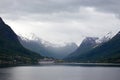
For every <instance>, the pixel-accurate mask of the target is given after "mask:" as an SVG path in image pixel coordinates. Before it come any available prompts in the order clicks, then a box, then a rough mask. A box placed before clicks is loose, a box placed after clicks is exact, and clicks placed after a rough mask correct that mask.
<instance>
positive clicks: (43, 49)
mask: <svg viewBox="0 0 120 80" xmlns="http://www.w3.org/2000/svg"><path fill="white" fill-rule="evenodd" d="M34 38H35V39H32V40H30V39H27V38H24V37H19V41H20V42H21V44H22V45H23V46H24V47H25V48H27V49H30V50H32V51H34V52H37V53H39V54H41V55H43V56H47V57H53V58H56V59H62V58H64V57H66V56H68V55H69V54H70V53H71V52H73V51H75V50H76V49H77V45H76V44H75V43H69V44H66V45H65V46H58V45H56V44H52V43H50V42H48V41H44V40H42V39H39V38H38V37H35V36H34Z"/></svg>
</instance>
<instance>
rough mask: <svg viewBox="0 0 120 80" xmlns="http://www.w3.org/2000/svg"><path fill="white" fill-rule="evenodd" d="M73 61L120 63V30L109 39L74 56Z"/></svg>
mask: <svg viewBox="0 0 120 80" xmlns="http://www.w3.org/2000/svg"><path fill="white" fill-rule="evenodd" d="M71 61H77V62H109V63H120V32H119V33H118V34H116V35H115V36H114V37H113V38H112V39H110V40H109V41H107V42H105V43H103V44H101V45H99V46H97V47H95V48H93V49H91V50H90V51H89V52H86V53H84V54H81V55H79V56H77V57H74V59H71Z"/></svg>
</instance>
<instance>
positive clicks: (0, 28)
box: [0, 18, 42, 64]
mask: <svg viewBox="0 0 120 80" xmlns="http://www.w3.org/2000/svg"><path fill="white" fill-rule="evenodd" d="M39 58H42V57H41V56H40V55H39V54H37V53H34V52H31V51H29V50H27V49H25V48H24V47H23V46H22V45H21V44H20V42H19V40H18V36H17V35H16V34H15V33H14V31H13V30H12V29H11V28H10V27H9V26H8V25H7V24H5V23H4V21H3V20H2V18H0V63H1V64H2V63H9V64H12V63H13V62H15V63H16V64H17V63H34V62H37V59H39Z"/></svg>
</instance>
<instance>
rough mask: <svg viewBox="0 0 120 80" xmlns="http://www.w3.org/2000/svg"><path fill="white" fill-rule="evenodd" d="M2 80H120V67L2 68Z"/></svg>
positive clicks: (50, 66) (0, 70)
mask: <svg viewBox="0 0 120 80" xmlns="http://www.w3.org/2000/svg"><path fill="white" fill-rule="evenodd" d="M0 80H120V67H99V66H97V67H94V66H93V67H90V66H79V65H78V66H73V65H38V66H18V67H7V68H0Z"/></svg>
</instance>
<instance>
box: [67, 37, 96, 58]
mask: <svg viewBox="0 0 120 80" xmlns="http://www.w3.org/2000/svg"><path fill="white" fill-rule="evenodd" d="M96 40H98V38H97V37H86V38H85V39H84V40H83V41H82V43H81V45H80V46H79V47H78V49H77V50H76V51H74V52H73V53H71V54H70V55H69V56H68V57H67V58H66V59H73V58H75V57H77V56H79V55H81V54H84V53H86V52H88V51H90V50H91V49H92V48H94V47H95V46H96V45H97V43H96Z"/></svg>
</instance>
